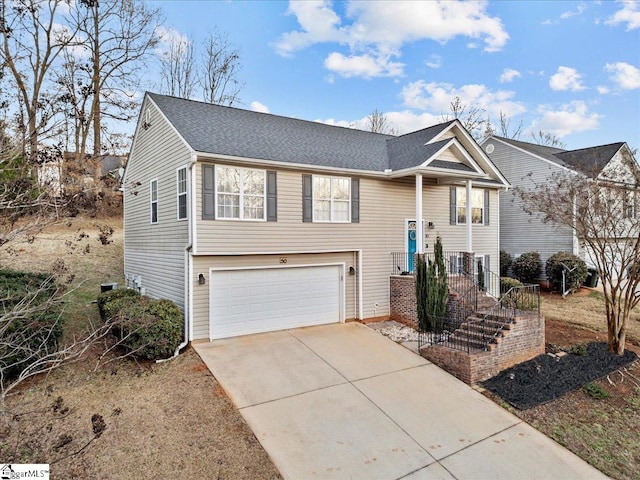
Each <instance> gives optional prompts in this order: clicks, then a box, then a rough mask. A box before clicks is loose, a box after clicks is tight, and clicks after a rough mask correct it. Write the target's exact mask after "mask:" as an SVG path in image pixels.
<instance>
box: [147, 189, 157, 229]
mask: <svg viewBox="0 0 640 480" xmlns="http://www.w3.org/2000/svg"><path fill="white" fill-rule="evenodd" d="M149 193H150V195H149V200H150V202H151V223H158V180H151V182H150V183H149Z"/></svg>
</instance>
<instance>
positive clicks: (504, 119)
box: [500, 110, 542, 140]
mask: <svg viewBox="0 0 640 480" xmlns="http://www.w3.org/2000/svg"><path fill="white" fill-rule="evenodd" d="M523 126H524V121H523V120H520V122H519V123H518V125H517V126H516V127H515V128H513V129H512V128H511V118H510V117H509V116H508V115H507V114H506V113H504V112H503V111H502V110H500V136H501V137H505V138H513V139H514V140H517V139H518V138H520V135H521V134H522V128H523ZM541 133H542V132H541Z"/></svg>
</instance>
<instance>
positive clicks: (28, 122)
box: [0, 0, 76, 158]
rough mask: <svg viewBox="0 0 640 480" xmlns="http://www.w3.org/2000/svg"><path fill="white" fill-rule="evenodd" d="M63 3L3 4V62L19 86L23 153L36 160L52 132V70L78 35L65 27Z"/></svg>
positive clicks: (0, 19)
mask: <svg viewBox="0 0 640 480" xmlns="http://www.w3.org/2000/svg"><path fill="white" fill-rule="evenodd" d="M64 3H65V2H64V1H63V0H15V1H13V2H9V1H4V0H3V1H2V2H0V35H1V37H0V42H1V45H0V60H2V63H3V64H4V66H6V68H7V70H8V71H9V72H10V73H11V80H12V83H13V85H14V86H15V89H16V93H17V97H18V104H19V117H18V118H19V119H20V120H21V124H22V125H20V127H21V130H23V131H24V139H23V151H24V152H26V153H27V154H28V155H29V156H30V157H31V158H33V157H35V153H36V152H37V150H38V146H39V140H40V139H41V137H42V136H43V135H45V134H46V133H48V132H50V131H51V129H52V125H51V121H52V119H53V118H54V117H55V115H56V113H57V111H58V110H57V101H56V100H57V99H56V98H55V97H54V96H52V95H51V94H50V93H48V92H47V82H48V79H49V72H50V69H51V68H52V67H53V65H54V64H55V62H56V60H57V59H58V57H59V56H60V55H61V53H62V52H63V51H64V49H65V48H67V47H69V46H71V45H73V44H74V42H75V41H76V40H75V34H76V31H74V30H73V29H69V28H65V27H61V23H60V22H59V19H58V17H59V12H58V10H59V9H60V6H61V5H62V4H64Z"/></svg>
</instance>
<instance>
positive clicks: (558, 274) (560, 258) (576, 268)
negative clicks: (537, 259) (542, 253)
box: [546, 252, 588, 293]
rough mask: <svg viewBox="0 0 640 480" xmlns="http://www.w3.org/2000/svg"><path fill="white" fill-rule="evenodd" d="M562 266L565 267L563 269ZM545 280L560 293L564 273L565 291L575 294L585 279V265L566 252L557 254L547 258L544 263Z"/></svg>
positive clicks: (579, 259)
mask: <svg viewBox="0 0 640 480" xmlns="http://www.w3.org/2000/svg"><path fill="white" fill-rule="evenodd" d="M563 264H564V265H566V267H568V268H565V267H564V266H563ZM546 271H547V279H548V280H549V283H551V285H553V288H554V289H555V290H557V291H558V292H560V293H564V292H563V291H562V272H563V271H564V272H565V286H564V289H565V291H570V292H575V291H577V290H579V289H580V285H582V284H583V283H584V281H585V280H586V278H587V273H588V271H587V264H586V263H584V261H583V260H582V259H581V258H579V257H577V256H575V255H573V254H571V253H568V252H558V253H555V254H553V255H551V256H550V257H549V259H548V260H547V263H546Z"/></svg>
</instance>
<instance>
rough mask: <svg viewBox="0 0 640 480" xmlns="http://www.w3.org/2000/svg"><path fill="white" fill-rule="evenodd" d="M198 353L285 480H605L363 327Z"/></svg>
mask: <svg viewBox="0 0 640 480" xmlns="http://www.w3.org/2000/svg"><path fill="white" fill-rule="evenodd" d="M194 347H195V349H196V351H197V352H198V354H199V355H200V357H202V359H203V360H204V362H205V363H206V364H207V366H208V367H209V369H210V370H211V371H212V373H213V374H214V375H215V377H216V378H217V379H218V381H219V382H220V384H221V385H222V387H223V388H224V389H225V390H226V392H227V393H228V394H229V396H230V397H231V400H232V401H233V403H234V404H235V405H236V407H237V408H238V409H239V411H240V413H241V414H242V416H243V417H244V418H245V420H246V421H247V423H248V424H249V426H250V427H251V428H252V429H253V431H254V433H255V435H256V437H257V438H258V440H259V441H260V443H261V444H262V445H263V447H264V448H265V450H266V451H267V453H268V454H269V455H270V457H271V458H272V460H273V462H274V463H275V465H276V467H277V468H278V469H279V470H280V472H281V473H282V475H283V476H284V477H285V478H288V479H296V480H297V479H311V478H345V479H347V478H349V479H359V478H362V479H374V478H379V479H400V478H403V479H412V480H417V479H474V480H476V479H496V480H497V479H518V480H525V479H536V480H541V479H563V480H568V479H581V480H585V479H597V478H607V477H606V476H604V475H603V474H602V473H600V472H599V471H597V470H596V469H594V468H593V467H591V466H590V465H588V464H587V463H585V462H583V461H582V460H581V459H579V458H578V457H577V456H575V455H574V454H572V453H571V452H569V451H568V450H566V449H565V448H563V447H561V446H560V445H558V444H557V443H555V442H553V441H552V440H550V439H549V438H548V437H546V436H545V435H543V434H542V433H539V432H538V431H537V430H535V429H533V428H532V427H530V426H529V425H527V424H526V423H524V422H522V421H521V420H520V419H519V418H517V417H515V416H514V415H512V414H510V413H509V412H507V411H505V410H504V409H502V408H501V407H499V406H497V405H496V404H494V403H493V402H491V401H490V400H488V399H487V398H485V397H484V396H482V395H481V394H479V393H478V392H476V391H475V390H473V389H471V388H470V387H468V386H467V385H465V384H464V383H462V382H460V381H459V380H457V379H456V378H454V377H453V376H451V375H449V374H448V373H446V372H444V371H443V370H441V369H440V368H438V367H436V366H435V365H433V364H431V363H429V362H428V361H426V360H425V359H423V358H422V357H420V356H418V355H416V354H414V353H412V352H410V351H409V350H407V349H406V348H404V347H402V346H400V345H397V344H395V343H394V342H392V341H391V340H389V339H388V338H386V337H383V336H382V335H380V334H379V333H376V332H374V331H372V330H370V329H369V328H367V327H366V326H363V325H360V324H358V323H348V324H334V325H326V326H320V327H309V328H301V329H296V330H288V331H282V332H274V333H266V334H260V335H251V336H246V337H238V338H233V339H225V340H216V341H213V342H211V343H200V344H196V345H194Z"/></svg>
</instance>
